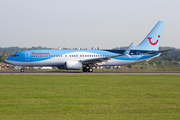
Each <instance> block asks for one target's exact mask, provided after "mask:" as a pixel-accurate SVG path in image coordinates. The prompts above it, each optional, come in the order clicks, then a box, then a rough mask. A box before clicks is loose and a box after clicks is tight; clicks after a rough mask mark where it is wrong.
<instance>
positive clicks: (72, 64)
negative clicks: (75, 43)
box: [65, 61, 82, 70]
mask: <svg viewBox="0 0 180 120" xmlns="http://www.w3.org/2000/svg"><path fill="white" fill-rule="evenodd" d="M65 66H66V69H67V70H79V69H82V63H81V62H78V61H67V62H66V63H65Z"/></svg>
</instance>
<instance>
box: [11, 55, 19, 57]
mask: <svg viewBox="0 0 180 120" xmlns="http://www.w3.org/2000/svg"><path fill="white" fill-rule="evenodd" d="M11 57H19V55H12V56H11Z"/></svg>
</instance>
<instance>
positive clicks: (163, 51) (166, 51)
mask: <svg viewBox="0 0 180 120" xmlns="http://www.w3.org/2000/svg"><path fill="white" fill-rule="evenodd" d="M172 50H174V49H169V50H161V51H154V52H149V53H148V54H156V53H163V52H168V51H172Z"/></svg>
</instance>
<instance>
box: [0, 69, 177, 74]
mask: <svg viewBox="0 0 180 120" xmlns="http://www.w3.org/2000/svg"><path fill="white" fill-rule="evenodd" d="M0 74H15V75H20V74H41V75H46V74H77V75H78V74H180V71H94V72H82V71H26V70H25V72H20V71H0Z"/></svg>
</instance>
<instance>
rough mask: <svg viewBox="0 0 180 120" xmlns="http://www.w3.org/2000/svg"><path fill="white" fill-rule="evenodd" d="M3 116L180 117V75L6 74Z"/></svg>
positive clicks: (1, 79)
mask: <svg viewBox="0 0 180 120" xmlns="http://www.w3.org/2000/svg"><path fill="white" fill-rule="evenodd" d="M0 95H1V96H0V118H1V119H38V120H40V119H43V120H45V119H48V120H49V119H93V120H94V119H128V120H129V119H143V120H144V119H152V120H154V119H157V120H159V119H163V120H164V119H180V114H179V113H180V75H0Z"/></svg>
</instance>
